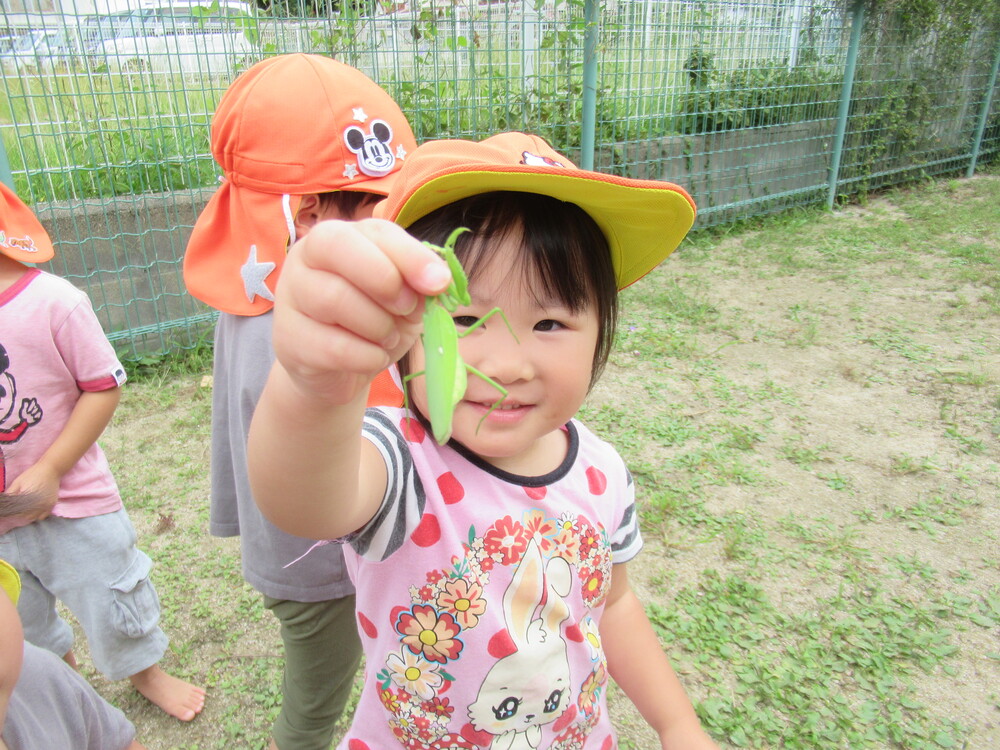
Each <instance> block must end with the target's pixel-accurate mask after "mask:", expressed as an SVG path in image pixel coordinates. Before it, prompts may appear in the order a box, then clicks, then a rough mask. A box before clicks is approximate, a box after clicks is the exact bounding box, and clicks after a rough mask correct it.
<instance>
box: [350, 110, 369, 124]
mask: <svg viewBox="0 0 1000 750" xmlns="http://www.w3.org/2000/svg"><path fill="white" fill-rule="evenodd" d="M352 111H353V113H354V119H355V120H357V121H358V122H364V121H365V120H367V119H368V114H367V113H366V112H365V110H364V107H355V108H354V109H353V110H352Z"/></svg>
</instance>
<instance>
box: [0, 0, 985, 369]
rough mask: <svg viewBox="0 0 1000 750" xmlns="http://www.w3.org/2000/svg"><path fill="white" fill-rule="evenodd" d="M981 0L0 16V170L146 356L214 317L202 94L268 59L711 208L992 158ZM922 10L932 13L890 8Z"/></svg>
mask: <svg viewBox="0 0 1000 750" xmlns="http://www.w3.org/2000/svg"><path fill="white" fill-rule="evenodd" d="M207 5H208V0H206V6H207ZM344 5H346V4H344ZM968 5H969V4H968V3H959V2H949V0H942V2H940V3H932V4H927V3H910V4H907V3H883V2H879V0H863V1H861V2H853V0H739V1H738V0H634V1H628V2H627V1H626V0H604V2H601V3H598V1H597V0H585V1H584V0H581V1H580V2H556V1H555V0H534V1H523V0H507V1H504V0H497V1H494V2H487V1H486V0H483V2H479V1H478V0H457V2H454V3H452V2H443V1H442V0H428V1H426V2H424V1H421V0H414V1H413V2H410V3H409V4H397V5H393V6H391V12H385V6H382V5H377V4H375V3H372V4H367V3H358V4H357V5H356V6H352V7H350V8H346V7H345V9H344V10H343V11H337V12H332V11H331V12H330V13H329V14H327V16H326V17H324V18H305V17H300V18H273V17H267V16H265V15H262V14H261V13H260V12H259V11H257V10H254V9H253V8H252V6H248V5H243V4H241V2H239V0H225V2H220V3H218V4H215V5H212V7H211V8H208V7H206V8H205V9H196V10H195V11H191V10H190V9H186V10H183V12H182V11H181V10H178V7H179V0H163V1H162V3H160V6H159V7H158V8H157V4H156V2H153V1H152V0H144V6H143V7H144V8H146V10H144V11H142V12H133V13H121V14H118V15H116V16H114V17H98V16H67V15H61V14H58V13H45V14H37V13H36V14H13V13H3V12H0V68H2V73H3V85H2V87H0V133H2V148H0V179H4V180H5V181H6V182H8V183H9V184H12V185H13V186H14V187H15V189H16V190H17V192H18V193H19V194H20V195H21V196H23V197H24V198H25V199H26V200H27V201H28V202H29V203H32V204H34V208H35V210H36V212H37V213H38V215H39V217H40V218H41V220H42V221H43V223H45V224H46V226H47V227H48V228H49V230H50V232H51V233H52V235H53V239H54V240H55V241H56V242H57V244H58V255H57V258H56V260H55V261H54V262H53V263H52V264H50V266H51V270H53V271H55V272H56V273H60V274H62V275H65V276H66V277H68V278H70V279H71V280H72V281H74V283H76V284H78V285H79V286H81V287H83V288H85V289H86V290H87V291H88V292H89V294H90V296H91V298H92V299H93V300H94V304H95V307H96V308H97V309H98V313H99V315H100V316H101V318H102V322H103V323H104V325H105V329H106V330H107V331H108V332H109V335H110V337H111V338H112V339H113V340H114V341H115V342H116V344H117V345H118V346H119V348H120V350H121V353H122V356H124V357H127V358H138V357H140V356H142V355H143V354H144V353H149V352H164V351H169V350H171V349H176V348H178V347H187V346H191V345H193V344H194V343H196V342H197V341H199V340H201V339H202V338H203V337H204V336H205V335H206V331H207V330H208V328H209V325H208V324H209V322H210V321H211V320H212V317H213V315H212V312H211V311H210V310H208V309H206V308H205V307H204V306H202V305H200V304H199V303H197V302H196V301H195V300H193V299H192V298H190V297H189V296H188V295H187V294H186V292H185V291H184V287H183V283H182V280H181V273H180V263H181V258H182V257H183V252H184V244H185V242H186V239H187V236H188V234H189V232H190V228H191V226H192V225H193V223H194V220H195V218H196V217H197V215H198V212H199V210H200V209H201V207H202V206H203V205H204V202H205V201H206V200H207V196H208V195H209V194H210V193H211V191H212V189H213V186H214V185H215V183H216V181H217V179H218V169H217V167H216V165H215V163H214V161H213V160H212V158H211V155H210V154H209V149H208V124H209V122H210V119H211V114H212V112H213V111H214V109H215V105H216V103H217V101H218V99H219V96H220V95H221V94H222V92H223V91H224V90H225V88H226V87H227V85H228V84H229V82H230V81H231V80H232V78H233V77H234V76H235V75H237V74H238V73H239V72H240V71H241V70H243V69H245V68H246V67H247V66H248V65H250V64H252V63H253V62H255V61H257V60H259V59H263V58H264V57H267V56H270V55H273V54H279V53H283V52H290V51H309V52H318V53H322V54H329V55H333V56H335V57H337V58H338V59H341V60H343V61H345V62H348V63H350V64H353V65H355V66H357V67H359V68H360V69H362V70H364V71H365V72H366V73H367V74H369V75H370V76H371V77H372V78H374V79H375V80H377V81H379V82H380V83H381V84H382V85H383V86H384V87H385V88H386V89H387V90H388V91H389V92H390V93H391V94H392V95H393V96H394V97H395V98H396V99H397V101H399V103H400V105H401V106H402V107H403V109H404V111H405V112H406V113H407V115H408V116H409V117H410V120H411V122H412V124H413V127H414V131H415V132H416V134H417V138H418V140H425V139H428V138H436V137H465V138H482V137H485V136H487V135H490V134H492V133H494V132H497V131H500V130H510V129H519V130H528V131H532V132H537V133H539V134H541V135H543V136H545V137H546V138H548V139H549V140H550V141H552V142H553V143H554V145H555V146H556V147H557V148H558V149H560V150H562V151H564V152H566V153H568V154H569V155H571V156H572V157H574V158H575V159H577V161H578V163H580V164H582V165H584V166H592V167H593V168H596V169H599V170H602V171H610V172H615V173H619V174H626V175H630V176H635V177H647V178H655V179H666V180H670V181H672V182H677V183H679V184H681V185H683V186H684V187H686V188H687V189H688V190H689V191H690V192H691V193H692V195H693V196H694V197H695V200H696V201H697V203H698V205H699V209H700V211H699V219H698V222H699V226H702V227H704V226H709V225H712V224H718V223H722V222H728V221H732V220H734V219H740V218H746V217H750V216H754V215H759V214H764V213H769V212H774V211H780V210H784V209H786V208H789V207H793V206H802V205H809V204H817V203H819V204H822V203H824V202H825V203H827V204H828V205H832V204H833V203H834V202H836V201H837V200H840V199H842V198H844V197H849V196H851V195H855V194H859V193H863V192H866V191H870V190H874V189H879V188H882V187H886V186H889V185H894V184H900V183H903V182H906V181H908V180H912V179H914V178H917V177H921V176H925V175H942V174H971V173H972V172H973V171H974V170H975V169H976V167H977V166H979V165H983V164H985V163H988V162H990V161H993V160H995V159H996V158H997V156H998V154H1000V96H998V82H997V68H998V64H1000V10H996V9H992V6H991V5H990V4H984V6H983V8H982V9H980V10H978V11H974V12H972V13H973V15H971V16H970V15H969V11H968V9H967V6H968ZM909 6H913V7H914V8H918V9H923V10H924V11H925V12H926V13H930V15H926V14H925V15H924V16H919V15H914V14H913V13H901V12H900V11H899V8H900V7H903V8H904V9H905V8H906V7H909ZM150 8H155V10H150ZM886 8H889V10H886ZM893 8H895V10H893ZM928 8H931V9H932V10H930V11H928V10H927V9H928ZM934 8H936V9H937V10H933V9H934ZM890 11H891V12H890ZM963 14H964V15H963ZM289 106H290V107H292V106H308V103H305V102H289Z"/></svg>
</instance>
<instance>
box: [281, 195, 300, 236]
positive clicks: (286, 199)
mask: <svg viewBox="0 0 1000 750" xmlns="http://www.w3.org/2000/svg"><path fill="white" fill-rule="evenodd" d="M281 212H282V213H283V214H284V215H285V224H287V225H288V245H289V247H291V246H292V245H294V244H295V240H296V239H297V238H296V236H295V218H294V217H293V216H292V196H290V195H289V194H288V193H284V194H282V196H281Z"/></svg>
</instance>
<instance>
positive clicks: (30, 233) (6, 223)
mask: <svg viewBox="0 0 1000 750" xmlns="http://www.w3.org/2000/svg"><path fill="white" fill-rule="evenodd" d="M0 253H3V254H4V255H6V256H7V257H8V258H13V259H14V260H17V261H20V262H21V263H44V262H45V261H48V260H52V257H53V256H54V255H55V251H54V250H53V249H52V240H51V239H49V233H48V232H46V231H45V227H43V226H42V224H41V222H40V221H38V217H36V216H35V214H33V213H32V211H31V209H30V208H28V207H27V206H26V205H24V202H23V201H22V200H21V199H20V198H18V197H17V194H16V193H15V192H14V191H13V190H11V189H10V188H9V187H7V186H6V185H4V184H3V183H2V182H0Z"/></svg>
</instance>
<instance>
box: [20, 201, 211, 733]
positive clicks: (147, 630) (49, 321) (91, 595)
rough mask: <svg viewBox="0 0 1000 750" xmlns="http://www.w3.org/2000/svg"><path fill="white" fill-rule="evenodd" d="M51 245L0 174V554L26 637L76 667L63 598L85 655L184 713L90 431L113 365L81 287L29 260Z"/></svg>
mask: <svg viewBox="0 0 1000 750" xmlns="http://www.w3.org/2000/svg"><path fill="white" fill-rule="evenodd" d="M52 256H53V248H52V243H51V241H50V240H49V237H48V235H47V234H46V232H45V230H44V229H43V228H42V225H41V224H40V223H39V222H38V220H37V219H36V218H35V216H34V215H33V214H32V213H31V211H30V210H29V209H28V207H27V206H25V205H24V204H23V203H22V202H21V201H20V200H19V199H18V197H17V196H16V195H15V194H14V193H13V192H12V191H11V190H9V189H8V188H7V187H6V186H4V185H0V492H4V493H6V494H7V495H8V497H13V498H20V500H21V502H20V503H18V502H15V501H14V500H10V499H8V500H6V501H5V502H4V503H3V504H2V506H3V507H4V513H3V517H0V557H3V558H5V559H6V560H8V561H9V562H10V563H11V564H12V565H13V566H14V567H15V568H17V569H18V571H20V573H21V578H22V581H23V590H22V592H21V599H20V604H19V608H20V615H21V620H22V621H23V623H24V630H25V634H26V637H27V640H28V641H30V642H31V643H33V644H35V645H36V646H40V647H42V648H45V649H48V650H49V651H52V652H53V653H55V654H58V655H59V656H62V657H63V658H64V659H65V660H66V662H67V663H68V664H70V666H73V667H75V666H76V660H75V657H74V656H73V650H72V649H73V629H72V628H71V627H70V625H69V623H67V622H66V621H65V620H63V619H62V618H61V617H60V616H59V614H58V612H57V609H56V601H57V600H59V601H62V602H63V603H64V604H65V605H66V606H67V607H68V608H69V609H70V611H71V612H73V614H74V615H75V616H76V618H77V620H78V621H79V622H80V625H81V626H82V627H83V630H84V632H85V633H86V635H87V642H88V643H89V644H90V650H91V654H92V655H93V659H94V666H95V667H97V669H98V670H100V671H101V672H102V673H103V674H104V675H105V676H107V677H108V679H111V680H120V679H123V678H125V677H128V678H129V679H130V680H131V682H132V684H133V685H134V686H135V687H136V689H137V690H138V691H139V692H140V693H142V694H143V695H144V696H146V698H148V699H149V700H150V701H152V702H153V703H154V704H156V705H157V706H158V707H159V708H161V709H163V710H164V711H165V712H167V713H168V714H170V715H171V716H174V717H176V718H178V719H181V720H183V721H190V720H191V719H193V718H194V717H195V716H197V714H198V713H199V712H200V711H201V710H202V708H203V706H204V704H205V691H204V689H202V688H201V687H198V686H196V685H192V684H190V683H188V682H186V681H184V680H180V679H178V678H176V677H173V676H171V675H169V674H167V673H166V672H165V671H163V669H162V668H161V667H160V666H159V661H160V659H162V658H163V654H164V653H165V652H166V649H167V637H166V635H164V633H163V631H162V630H160V628H159V626H158V625H157V621H158V620H159V615H160V611H159V600H158V599H157V596H156V591H155V590H154V589H153V584H152V583H151V582H150V580H149V574H150V569H151V567H152V561H151V560H150V559H149V557H147V556H146V554H145V553H143V552H142V551H141V550H139V549H138V548H136V546H135V531H134V530H133V529H132V524H131V522H130V521H129V518H128V514H127V513H126V512H125V508H124V506H123V505H122V500H121V496H120V494H119V492H118V487H117V485H116V484H115V480H114V477H113V476H112V474H111V470H110V467H109V466H108V462H107V459H106V458H105V456H104V453H103V452H102V451H101V448H100V446H99V445H98V444H97V439H98V437H100V435H101V433H102V432H103V431H104V428H105V427H106V426H107V424H108V422H109V421H110V420H111V417H112V415H113V414H114V412H115V408H116V407H117V406H118V400H119V398H120V395H121V393H120V390H121V385H122V383H124V382H125V370H124V369H123V368H122V365H121V363H120V362H119V361H118V357H117V356H116V354H115V351H114V349H113V348H112V346H111V343H110V342H109V341H108V339H107V337H106V336H105V335H104V332H103V331H102V330H101V324H100V322H99V321H98V320H97V316H96V315H95V314H94V311H93V308H92V307H91V305H90V300H88V299H87V296H86V295H85V294H84V293H83V292H82V291H80V290H79V289H77V288H76V287H74V286H73V285H72V284H70V283H69V282H68V281H66V280H65V279H62V278H59V277H57V276H54V275H52V274H50V273H46V272H44V271H41V270H39V269H38V268H33V267H30V266H28V265H26V264H28V263H42V262H45V261H47V260H49V259H51V258H52Z"/></svg>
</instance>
